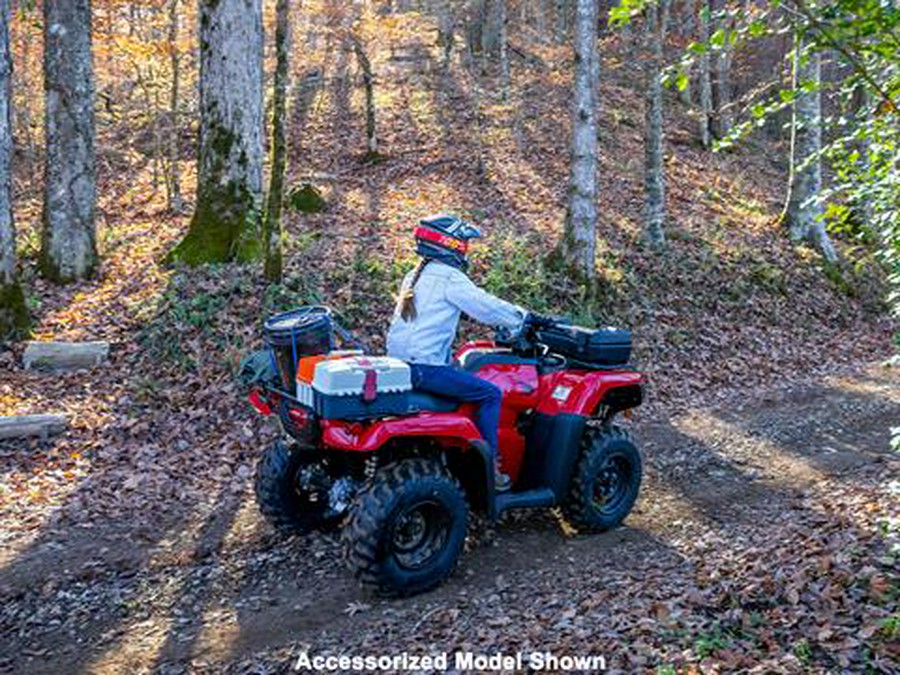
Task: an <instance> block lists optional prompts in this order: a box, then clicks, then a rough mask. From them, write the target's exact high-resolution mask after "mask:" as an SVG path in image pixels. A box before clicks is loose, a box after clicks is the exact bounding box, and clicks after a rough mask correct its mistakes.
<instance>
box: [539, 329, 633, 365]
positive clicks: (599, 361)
mask: <svg viewBox="0 0 900 675" xmlns="http://www.w3.org/2000/svg"><path fill="white" fill-rule="evenodd" d="M538 338H539V340H540V341H541V342H542V343H543V344H545V345H547V347H548V348H549V349H550V351H551V352H554V353H556V354H560V355H562V356H565V357H566V358H567V359H569V360H571V361H574V362H576V364H577V363H581V364H585V365H588V366H623V365H626V364H627V363H628V360H629V359H630V358H631V331H630V330H619V329H617V328H596V329H591V328H582V327H581V326H565V325H563V326H560V325H556V326H553V327H552V328H547V329H544V330H541V331H538Z"/></svg>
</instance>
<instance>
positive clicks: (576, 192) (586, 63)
mask: <svg viewBox="0 0 900 675" xmlns="http://www.w3.org/2000/svg"><path fill="white" fill-rule="evenodd" d="M597 12H598V5H597V0H577V5H576V17H575V82H574V96H573V107H572V126H573V130H572V157H571V163H570V169H569V205H568V213H567V214H566V223H565V230H564V233H563V241H562V249H563V254H564V256H565V259H566V261H567V262H568V263H569V264H570V265H572V266H573V267H574V268H575V269H577V270H579V272H580V273H581V274H583V275H584V276H585V277H586V278H588V279H593V278H594V276H595V267H596V265H595V261H594V257H595V251H596V236H597V99H598V96H599V95H598V93H597V87H598V84H599V82H598V69H599V65H598V64H599V56H598V54H597Z"/></svg>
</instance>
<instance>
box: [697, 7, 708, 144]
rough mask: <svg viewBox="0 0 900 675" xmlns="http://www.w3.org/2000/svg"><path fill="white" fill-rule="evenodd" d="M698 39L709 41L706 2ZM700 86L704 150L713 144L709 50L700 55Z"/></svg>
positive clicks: (699, 25) (701, 132)
mask: <svg viewBox="0 0 900 675" xmlns="http://www.w3.org/2000/svg"><path fill="white" fill-rule="evenodd" d="M697 37H698V39H699V41H700V42H701V43H702V44H706V43H707V42H708V41H709V3H708V2H707V1H706V0H703V2H702V3H701V5H700V14H699V16H698V20H697ZM698 71H699V72H698V73H697V79H698V85H699V89H700V117H699V125H700V143H702V144H703V147H704V148H709V147H710V145H711V144H712V138H711V134H712V132H711V130H710V127H711V121H712V81H711V79H710V73H709V50H704V52H703V53H702V54H701V55H700V62H699V64H698Z"/></svg>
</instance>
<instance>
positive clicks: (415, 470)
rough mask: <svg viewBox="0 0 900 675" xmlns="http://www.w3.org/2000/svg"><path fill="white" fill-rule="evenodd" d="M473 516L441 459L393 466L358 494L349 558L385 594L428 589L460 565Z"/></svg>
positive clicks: (357, 573)
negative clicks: (457, 564) (467, 528)
mask: <svg viewBox="0 0 900 675" xmlns="http://www.w3.org/2000/svg"><path fill="white" fill-rule="evenodd" d="M467 518H468V507H467V505H466V499H465V495H464V493H463V490H462V488H461V487H460V485H459V483H458V482H457V481H456V479H455V478H453V476H451V475H450V474H449V473H448V472H447V471H446V470H445V469H444V468H443V467H442V466H441V465H440V463H438V462H436V461H431V460H425V459H406V460H403V461H400V462H396V463H394V464H389V465H388V466H385V467H383V468H382V469H380V470H379V471H378V472H377V473H376V474H375V477H374V478H373V480H372V482H371V484H370V485H369V486H368V487H367V488H366V489H365V490H363V491H362V492H361V493H360V494H359V496H358V498H357V503H356V507H355V509H354V510H353V516H352V518H351V521H350V523H349V525H348V526H347V527H346V528H345V529H344V541H345V545H346V551H347V561H348V563H349V565H350V568H351V569H352V570H353V573H354V575H355V576H356V578H357V579H359V580H360V581H361V582H362V583H363V584H364V585H366V586H369V587H371V588H373V589H374V590H375V591H376V592H378V593H379V594H381V595H387V596H394V597H397V596H407V595H414V594H416V593H421V592H423V591H427V590H429V589H431V588H434V587H435V586H437V585H438V584H439V583H441V582H442V581H443V580H444V579H446V578H447V577H448V576H449V575H450V574H451V572H453V570H454V568H455V567H456V563H457V561H458V560H459V556H460V553H461V552H462V547H463V542H464V540H465V537H466V520H467Z"/></svg>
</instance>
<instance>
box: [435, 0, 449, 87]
mask: <svg viewBox="0 0 900 675" xmlns="http://www.w3.org/2000/svg"><path fill="white" fill-rule="evenodd" d="M450 3H451V0H431V7H432V12H433V13H434V15H435V17H436V18H437V29H438V47H439V48H440V50H441V66H442V67H443V68H444V70H447V69H448V68H449V67H450V57H451V55H452V54H453V27H454V20H453V8H452V7H451V5H450Z"/></svg>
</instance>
